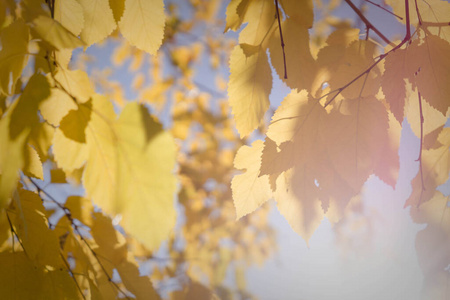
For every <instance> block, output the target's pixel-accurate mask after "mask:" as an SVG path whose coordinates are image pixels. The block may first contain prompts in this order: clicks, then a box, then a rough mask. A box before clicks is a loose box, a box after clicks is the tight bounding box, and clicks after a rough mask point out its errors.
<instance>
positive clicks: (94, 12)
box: [78, 0, 117, 47]
mask: <svg viewBox="0 0 450 300" xmlns="http://www.w3.org/2000/svg"><path fill="white" fill-rule="evenodd" d="M78 2H79V3H80V5H81V7H82V8H83V16H84V27H83V29H82V30H81V33H80V37H81V40H82V41H83V42H85V43H86V46H87V47H88V46H90V45H92V44H94V43H98V42H100V41H102V40H103V39H105V38H106V37H107V36H108V35H110V34H111V32H112V31H113V30H114V29H115V28H116V27H117V24H116V22H115V20H114V16H113V12H112V10H111V8H110V7H109V1H108V0H79V1H78Z"/></svg>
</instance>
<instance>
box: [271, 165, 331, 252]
mask: <svg viewBox="0 0 450 300" xmlns="http://www.w3.org/2000/svg"><path fill="white" fill-rule="evenodd" d="M314 179H315V178H314V174H311V173H310V172H309V170H308V168H307V166H303V167H301V166H299V167H296V169H295V170H293V169H290V170H288V171H286V172H283V173H281V175H280V176H279V177H278V178H277V181H276V185H277V190H276V191H275V193H274V198H275V200H276V201H277V208H278V210H279V211H280V213H281V214H282V215H283V217H284V218H285V219H286V220H287V221H288V223H289V225H290V226H291V228H292V229H293V230H294V231H295V232H296V233H297V234H299V235H300V236H301V237H302V238H303V239H304V240H305V241H306V243H308V241H309V239H310V238H311V236H312V235H313V233H314V231H315V230H316V229H317V227H319V225H320V223H321V222H322V220H323V217H324V212H323V209H322V206H321V201H320V199H319V188H318V187H317V186H316V185H315V183H314Z"/></svg>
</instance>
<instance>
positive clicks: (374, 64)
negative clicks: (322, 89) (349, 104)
mask: <svg viewBox="0 0 450 300" xmlns="http://www.w3.org/2000/svg"><path fill="white" fill-rule="evenodd" d="M345 1H348V0H345ZM350 3H351V2H350ZM352 5H353V3H352ZM405 9H406V34H405V37H404V38H403V40H402V41H401V42H400V44H398V45H397V46H395V47H394V48H392V49H391V50H389V51H388V52H386V53H385V54H381V55H380V56H379V58H378V60H376V61H375V62H374V63H373V64H372V65H370V66H369V67H368V68H367V69H366V70H365V71H364V72H362V73H361V74H359V75H358V76H356V77H355V78H353V79H352V80H351V81H350V82H348V83H347V84H346V85H344V86H342V87H340V88H338V89H336V90H333V91H331V92H328V93H326V94H325V95H323V96H321V97H320V98H319V99H318V100H320V99H322V98H324V97H327V96H329V95H331V94H332V93H336V94H335V95H334V96H333V97H332V98H331V99H330V100H329V101H328V102H327V103H325V105H324V107H327V106H328V105H329V104H330V103H331V102H333V101H334V99H336V97H337V96H338V95H340V94H341V93H342V91H343V90H345V89H346V88H348V87H349V86H350V85H352V84H353V83H354V82H355V81H356V80H358V79H359V78H361V77H362V76H364V75H365V74H369V72H370V71H372V69H373V68H375V66H376V65H377V64H378V63H380V62H381V61H382V60H384V59H385V58H386V57H387V56H388V55H389V54H390V53H392V52H394V51H395V50H397V49H399V48H400V47H401V46H403V45H404V44H405V43H406V42H408V41H409V40H410V39H411V30H410V19H409V3H408V0H405Z"/></svg>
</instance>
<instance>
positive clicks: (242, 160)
mask: <svg viewBox="0 0 450 300" xmlns="http://www.w3.org/2000/svg"><path fill="white" fill-rule="evenodd" d="M263 147H264V144H263V142H262V141H260V140H257V141H255V142H253V144H252V146H251V147H249V146H242V147H241V148H240V149H239V151H238V152H237V154H236V158H235V159H234V167H235V168H236V169H240V170H245V173H243V174H240V175H236V176H234V178H233V180H232V181H231V189H232V191H233V200H234V206H235V208H236V217H237V219H240V218H241V217H243V216H245V215H247V214H249V213H251V212H253V211H255V210H256V209H257V208H258V207H260V206H261V205H262V204H263V203H265V202H266V201H267V200H269V199H270V198H271V197H272V191H271V190H270V185H269V177H268V176H267V175H262V176H259V168H260V166H261V155H262V150H263Z"/></svg>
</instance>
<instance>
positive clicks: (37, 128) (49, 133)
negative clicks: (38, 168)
mask: <svg viewBox="0 0 450 300" xmlns="http://www.w3.org/2000/svg"><path fill="white" fill-rule="evenodd" d="M54 133H55V129H54V128H53V127H52V126H50V125H49V124H47V123H45V122H42V123H39V124H35V125H34V126H33V127H32V128H31V132H30V136H29V138H28V143H29V144H30V146H33V148H34V149H35V150H36V151H37V153H38V154H39V157H40V159H41V161H46V160H47V159H48V150H49V148H50V147H51V146H52V140H53V135H54Z"/></svg>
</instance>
